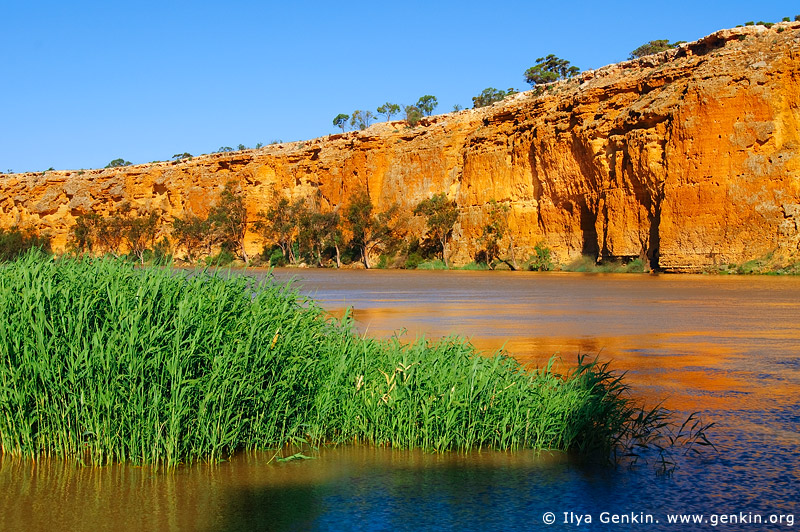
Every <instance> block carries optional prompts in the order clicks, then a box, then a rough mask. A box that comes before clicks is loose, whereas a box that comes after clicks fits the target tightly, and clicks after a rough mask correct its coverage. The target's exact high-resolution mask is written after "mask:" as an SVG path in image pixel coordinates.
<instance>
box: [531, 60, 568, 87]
mask: <svg viewBox="0 0 800 532" xmlns="http://www.w3.org/2000/svg"><path fill="white" fill-rule="evenodd" d="M580 71H581V70H580V69H579V68H578V67H576V66H570V64H569V61H567V60H566V59H560V58H558V57H556V56H555V55H553V54H550V55H548V56H547V57H540V58H538V59H537V60H536V64H535V65H534V66H532V67H530V68H529V69H528V70H526V71H525V82H526V83H530V84H531V86H534V85H542V84H545V83H552V82H553V81H558V80H560V79H568V78H571V77H573V76H575V75H577V74H578V73H580Z"/></svg>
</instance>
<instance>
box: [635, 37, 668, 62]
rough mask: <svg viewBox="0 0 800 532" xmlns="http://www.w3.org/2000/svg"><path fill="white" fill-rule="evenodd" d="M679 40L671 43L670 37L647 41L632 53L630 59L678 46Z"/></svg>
mask: <svg viewBox="0 0 800 532" xmlns="http://www.w3.org/2000/svg"><path fill="white" fill-rule="evenodd" d="M678 44H680V43H679V42H674V43H671V42H669V39H657V40H655V41H650V42H647V43H645V44H643V45H641V46H640V47H638V48H637V49H635V50H634V51H632V52H631V53H630V55H629V56H628V59H638V58H640V57H644V56H646V55H650V54H657V53H659V52H664V51H666V50H671V49H673V48H677V47H678Z"/></svg>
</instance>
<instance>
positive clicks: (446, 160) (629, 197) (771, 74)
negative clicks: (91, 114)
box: [0, 23, 800, 271]
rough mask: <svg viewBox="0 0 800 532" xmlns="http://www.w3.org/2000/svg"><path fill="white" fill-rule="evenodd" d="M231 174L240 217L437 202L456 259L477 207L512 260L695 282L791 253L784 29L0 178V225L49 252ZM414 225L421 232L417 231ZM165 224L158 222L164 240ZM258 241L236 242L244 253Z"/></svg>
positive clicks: (184, 206) (797, 253)
mask: <svg viewBox="0 0 800 532" xmlns="http://www.w3.org/2000/svg"><path fill="white" fill-rule="evenodd" d="M229 180H235V181H236V182H238V183H239V184H240V185H241V187H242V189H243V190H244V192H245V193H246V195H247V202H248V210H249V211H250V212H251V214H253V215H255V213H257V212H258V211H259V210H261V209H263V208H265V206H266V204H267V202H268V201H269V200H270V198H271V197H272V195H273V194H275V193H276V192H277V193H283V194H286V195H287V196H289V197H292V198H294V197H299V196H304V195H308V194H311V193H313V192H317V191H319V194H320V196H321V201H322V203H323V206H326V207H330V208H336V207H341V206H343V205H344V204H345V203H346V201H347V198H349V196H350V195H351V194H352V193H353V192H355V191H357V190H359V189H367V190H368V191H369V193H370V196H371V198H372V201H373V203H375V204H376V206H377V207H378V208H379V209H380V208H383V207H385V206H387V205H389V204H391V203H393V202H399V203H400V204H401V205H402V206H404V207H405V209H406V210H407V211H408V212H409V214H410V212H411V210H412V209H413V206H414V205H415V204H416V203H417V202H419V201H420V200H422V199H424V198H426V197H429V196H430V195H432V194H435V193H438V192H445V193H446V194H447V196H448V197H449V198H451V199H454V200H456V202H457V204H458V206H459V208H460V217H459V220H458V222H457V223H456V226H455V229H454V234H453V239H452V242H451V243H450V244H449V250H448V253H449V255H450V256H451V258H452V260H453V262H454V263H456V264H458V263H465V262H469V261H470V260H472V258H473V257H474V254H475V253H476V252H477V251H478V249H479V248H480V243H479V241H478V239H479V237H480V235H481V232H482V227H483V225H484V223H485V219H486V213H487V205H488V202H490V201H491V200H497V201H498V202H504V203H507V204H508V205H509V206H510V207H511V211H510V212H511V214H510V220H509V224H510V229H511V233H512V236H513V239H514V244H515V247H516V255H517V257H520V258H524V257H527V256H528V255H529V254H530V253H531V252H532V250H533V247H534V246H535V245H536V244H537V243H539V242H543V243H544V244H546V245H547V246H548V247H549V248H550V249H551V250H552V252H553V256H554V258H555V259H556V260H558V261H560V262H567V261H569V260H572V259H574V258H577V257H579V256H580V255H581V254H588V255H591V256H593V257H599V258H600V259H611V258H624V259H629V258H635V257H642V258H646V259H647V261H648V262H649V263H650V264H651V265H652V266H653V267H657V268H659V269H662V270H666V271H697V270H699V269H702V268H706V267H709V266H713V265H717V264H726V263H741V262H744V261H746V260H750V259H754V258H759V257H763V256H766V255H768V254H771V255H772V256H773V257H776V258H777V259H778V260H784V261H794V260H798V259H800V231H799V230H798V227H799V226H800V24H798V23H781V24H776V25H775V26H773V27H772V28H769V29H767V28H765V27H763V26H751V27H746V28H737V29H731V30H722V31H719V32H717V33H715V34H712V35H710V36H708V37H705V38H703V39H701V40H699V41H696V42H694V43H689V44H686V45H683V46H682V47H681V48H679V49H676V50H670V51H668V52H664V53H661V54H656V55H652V56H647V57H645V58H642V59H638V60H633V61H627V62H624V63H619V64H615V65H611V66H608V67H604V68H601V69H598V70H595V71H587V72H584V73H582V74H581V75H579V76H577V77H576V78H573V79H571V80H568V81H564V82H560V83H557V84H555V85H554V86H552V87H550V88H549V89H547V90H543V91H541V93H540V94H537V91H528V92H525V93H520V94H517V95H515V96H513V97H511V98H507V99H506V100H505V101H503V102H501V103H498V104H495V105H492V106H490V107H486V108H482V109H475V110H465V111H460V112H457V113H451V114H446V115H439V116H434V117H430V118H426V119H424V120H423V121H422V122H421V123H420V125H418V126H417V127H415V128H408V127H406V124H405V123H404V122H399V121H395V122H388V123H387V122H384V123H379V124H375V125H373V126H372V127H370V128H368V129H366V130H364V131H359V132H350V133H345V134H340V135H329V136H327V137H323V138H318V139H314V140H310V141H305V142H296V143H287V144H280V145H271V146H267V147H264V148H261V149H257V150H246V151H239V152H233V153H221V154H211V155H204V156H199V157H195V158H194V159H192V160H190V161H185V162H162V163H153V164H146V165H137V166H129V167H124V168H115V169H105V170H90V171H85V172H84V171H80V172H77V171H48V172H45V173H28V174H11V175H0V226H3V227H10V226H14V225H19V226H22V227H25V226H32V227H36V228H38V229H39V230H42V231H47V232H48V233H49V234H50V235H51V236H52V237H53V244H54V247H55V248H56V249H63V248H64V247H65V246H66V243H67V239H68V236H69V231H70V228H71V227H72V225H74V223H75V218H76V216H78V215H80V214H83V213H87V212H96V213H99V214H107V213H111V212H114V211H115V210H116V209H118V208H119V207H120V205H122V203H124V202H130V203H131V204H132V205H134V206H138V207H141V208H145V209H150V208H158V209H161V210H163V211H164V212H165V217H164V220H165V222H169V221H171V219H172V218H173V217H175V216H183V215H184V214H186V213H194V214H197V215H203V214H204V213H206V212H207V211H208V208H209V206H210V205H211V204H212V203H213V202H214V201H216V200H217V198H218V197H219V192H220V190H221V189H222V187H223V186H224V185H225V183H226V182H228V181H229ZM416 223H418V224H419V225H418V227H420V228H421V227H422V224H421V221H420V220H417V221H416ZM167 231H168V224H167V223H165V225H164V232H165V233H166V232H167ZM261 247H262V242H261V241H260V239H259V237H258V235H256V234H255V233H250V234H248V237H247V248H248V250H249V251H252V252H258V251H260V249H261Z"/></svg>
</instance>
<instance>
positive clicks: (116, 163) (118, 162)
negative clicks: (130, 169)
mask: <svg viewBox="0 0 800 532" xmlns="http://www.w3.org/2000/svg"><path fill="white" fill-rule="evenodd" d="M131 164H132V163H131V162H130V161H126V160H125V159H114V160H113V161H111V162H110V163H108V164H107V165H106V168H119V167H121V166H130V165H131Z"/></svg>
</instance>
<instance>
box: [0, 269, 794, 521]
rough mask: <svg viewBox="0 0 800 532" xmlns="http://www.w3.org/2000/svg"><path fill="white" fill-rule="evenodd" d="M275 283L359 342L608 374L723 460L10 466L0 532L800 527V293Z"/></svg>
mask: <svg viewBox="0 0 800 532" xmlns="http://www.w3.org/2000/svg"><path fill="white" fill-rule="evenodd" d="M249 275H263V272H250V273H249ZM275 277H276V278H278V279H280V280H288V279H290V278H294V279H295V286H296V287H297V288H298V289H299V290H301V292H302V293H304V294H308V295H310V296H312V297H313V298H315V299H316V300H317V301H319V302H320V303H321V304H322V306H323V307H325V308H326V309H328V310H329V311H331V312H332V313H334V314H341V313H342V312H343V311H344V309H345V308H347V307H351V308H352V311H351V312H352V314H353V316H354V318H355V320H356V326H357V327H358V329H359V331H361V333H362V334H367V335H370V336H376V337H388V336H391V335H394V334H401V335H402V337H403V338H406V339H408V340H409V341H411V340H414V339H415V338H417V337H419V336H423V335H424V336H426V337H429V338H436V337H441V336H446V335H450V334H461V335H464V336H467V337H469V338H470V339H471V341H472V342H473V343H474V344H475V345H476V346H477V347H479V348H480V349H483V350H486V351H488V352H491V351H494V350H497V349H500V348H503V347H504V348H505V349H506V350H507V351H509V352H511V353H513V354H514V355H515V356H516V357H517V358H519V359H520V360H522V361H524V362H529V363H531V364H537V365H541V364H543V363H545V362H546V361H547V359H548V358H549V357H550V356H551V355H553V354H554V353H558V354H559V356H560V357H561V359H562V360H563V363H564V364H571V363H573V362H574V361H575V359H576V357H577V356H578V354H581V353H582V354H587V355H590V356H598V357H599V358H600V359H601V360H604V361H605V360H611V361H612V364H613V367H615V368H617V369H618V370H620V371H626V372H627V376H628V382H629V383H630V384H631V386H632V393H633V394H634V395H635V396H636V397H638V398H641V400H643V401H646V402H648V403H650V404H653V403H657V402H659V401H664V402H665V404H666V405H667V406H668V407H669V408H671V409H673V410H675V411H676V412H677V413H678V415H679V416H685V415H687V414H688V413H690V412H695V411H700V412H702V417H703V419H704V420H705V421H708V422H714V423H715V424H716V425H715V427H714V428H713V429H712V430H711V432H710V436H711V438H712V440H713V441H714V443H715V444H716V445H717V447H718V449H719V453H718V454H717V453H714V452H705V453H704V454H702V455H700V456H679V457H678V466H679V468H678V469H677V470H676V471H675V472H674V473H673V474H672V475H668V476H663V475H659V474H657V472H656V470H657V468H656V467H655V466H654V464H639V465H637V466H635V467H633V468H631V467H627V466H617V467H613V466H608V465H604V464H583V463H578V462H575V461H574V460H572V459H570V458H569V457H566V456H563V455H553V454H550V453H543V454H536V453H532V452H520V453H491V452H482V453H470V454H467V455H459V454H450V455H431V454H425V453H420V452H401V451H391V450H385V449H383V450H381V449H379V450H376V449H369V448H338V449H318V450H305V451H304V452H305V454H306V455H308V456H312V457H313V458H314V459H311V460H297V461H292V462H283V463H281V462H277V461H275V460H271V458H272V455H271V454H249V455H242V456H237V457H235V458H233V459H232V460H231V461H229V462H224V463H221V464H217V465H208V464H197V465H192V466H187V467H182V468H179V469H177V470H175V471H171V472H164V471H155V470H152V469H149V468H136V467H130V466H120V465H116V466H109V467H104V468H84V467H80V466H76V465H74V464H69V463H64V462H59V461H54V460H41V461H38V462H35V463H34V462H31V461H20V460H11V459H8V458H5V459H0V530H114V531H120V532H122V531H125V530H210V531H211V530H214V531H226V530H287V531H288V530H326V531H327V530H331V531H334V530H369V531H373V530H375V531H377V530H459V531H460V530H464V531H471V530H475V531H478V530H481V531H484V530H535V529H547V530H630V529H636V528H639V529H643V530H703V529H708V530H784V529H792V528H793V527H794V526H800V523H797V525H795V523H794V518H795V516H796V514H797V513H798V500H800V278H787V277H721V276H668V275H659V276H650V275H631V274H629V275H609V274H560V273H555V274H552V273H544V274H541V273H521V272H517V273H511V272H460V271H457V272H440V271H432V272H423V271H396V270H389V271H359V270H347V271H332V270H277V271H276V272H275ZM548 512H552V513H553V518H554V523H553V524H552V525H548V524H546V521H547V520H548V519H549V518H550V516H549V514H548ZM678 514H684V515H688V514H697V516H692V517H691V518H692V519H698V520H699V523H694V524H690V523H683V524H681V523H680V522H678V523H669V520H670V519H671V518H675V517H671V516H674V515H678ZM700 514H702V515H700ZM587 516H588V518H587ZM615 516H616V517H615ZM614 519H617V520H618V521H622V522H621V523H620V522H617V523H614ZM677 519H680V518H677ZM626 520H627V522H625V521H626ZM790 523H791V526H790Z"/></svg>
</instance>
